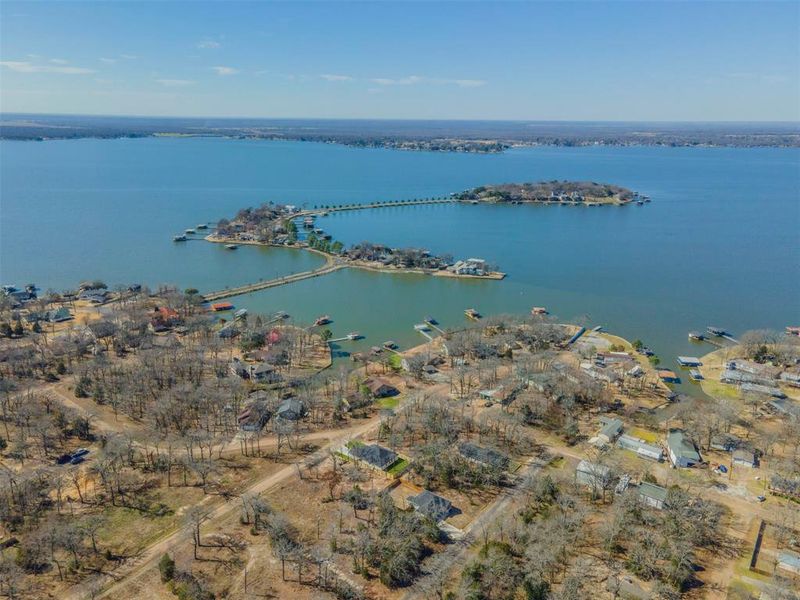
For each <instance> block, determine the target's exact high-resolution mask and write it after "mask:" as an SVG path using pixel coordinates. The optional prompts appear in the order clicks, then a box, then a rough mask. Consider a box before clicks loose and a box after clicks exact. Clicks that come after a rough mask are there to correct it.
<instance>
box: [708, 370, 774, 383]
mask: <svg viewBox="0 0 800 600" xmlns="http://www.w3.org/2000/svg"><path fill="white" fill-rule="evenodd" d="M719 380H720V381H721V382H722V383H730V384H734V385H742V384H743V383H754V384H756V385H766V386H768V385H771V384H772V380H771V379H768V378H766V377H761V376H760V375H755V374H753V373H750V372H749V371H740V370H739V369H725V370H724V371H723V372H722V375H720V378H719Z"/></svg>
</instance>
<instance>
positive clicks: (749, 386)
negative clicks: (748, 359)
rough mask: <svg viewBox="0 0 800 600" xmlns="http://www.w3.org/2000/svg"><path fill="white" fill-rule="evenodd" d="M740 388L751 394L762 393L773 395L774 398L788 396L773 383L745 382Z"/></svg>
mask: <svg viewBox="0 0 800 600" xmlns="http://www.w3.org/2000/svg"><path fill="white" fill-rule="evenodd" d="M739 389H740V390H741V391H743V392H747V393H750V394H761V395H763V396H772V397H773V398H786V394H785V393H784V391H783V390H782V389H780V388H778V387H775V386H773V385H761V384H758V383H743V384H742V385H741V386H739Z"/></svg>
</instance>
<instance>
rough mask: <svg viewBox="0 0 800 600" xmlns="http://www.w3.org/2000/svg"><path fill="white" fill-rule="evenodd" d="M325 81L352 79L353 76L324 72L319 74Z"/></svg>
mask: <svg viewBox="0 0 800 600" xmlns="http://www.w3.org/2000/svg"><path fill="white" fill-rule="evenodd" d="M320 77H322V78H323V79H324V80H326V81H353V78H352V77H350V75H336V74H331V73H325V74H323V75H320Z"/></svg>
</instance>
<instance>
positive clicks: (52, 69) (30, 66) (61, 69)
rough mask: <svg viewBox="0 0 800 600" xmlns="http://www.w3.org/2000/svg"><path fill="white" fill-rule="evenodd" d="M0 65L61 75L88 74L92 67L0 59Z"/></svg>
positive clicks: (21, 70) (19, 70) (92, 70)
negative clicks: (38, 63)
mask: <svg viewBox="0 0 800 600" xmlns="http://www.w3.org/2000/svg"><path fill="white" fill-rule="evenodd" d="M0 65H2V66H4V67H6V68H7V69H11V70H12V71H16V72H17V73H60V74H61V75H88V74H90V73H94V69H86V68H84V67H65V66H60V65H37V64H34V63H32V62H29V61H17V60H0Z"/></svg>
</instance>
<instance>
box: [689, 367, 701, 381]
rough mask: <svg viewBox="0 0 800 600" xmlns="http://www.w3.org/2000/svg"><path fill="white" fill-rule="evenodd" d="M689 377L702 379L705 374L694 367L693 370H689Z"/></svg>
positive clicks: (696, 379)
mask: <svg viewBox="0 0 800 600" xmlns="http://www.w3.org/2000/svg"><path fill="white" fill-rule="evenodd" d="M689 379H691V380H692V381H702V380H703V374H702V373H701V372H700V371H698V370H697V369H692V370H691V371H689Z"/></svg>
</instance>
